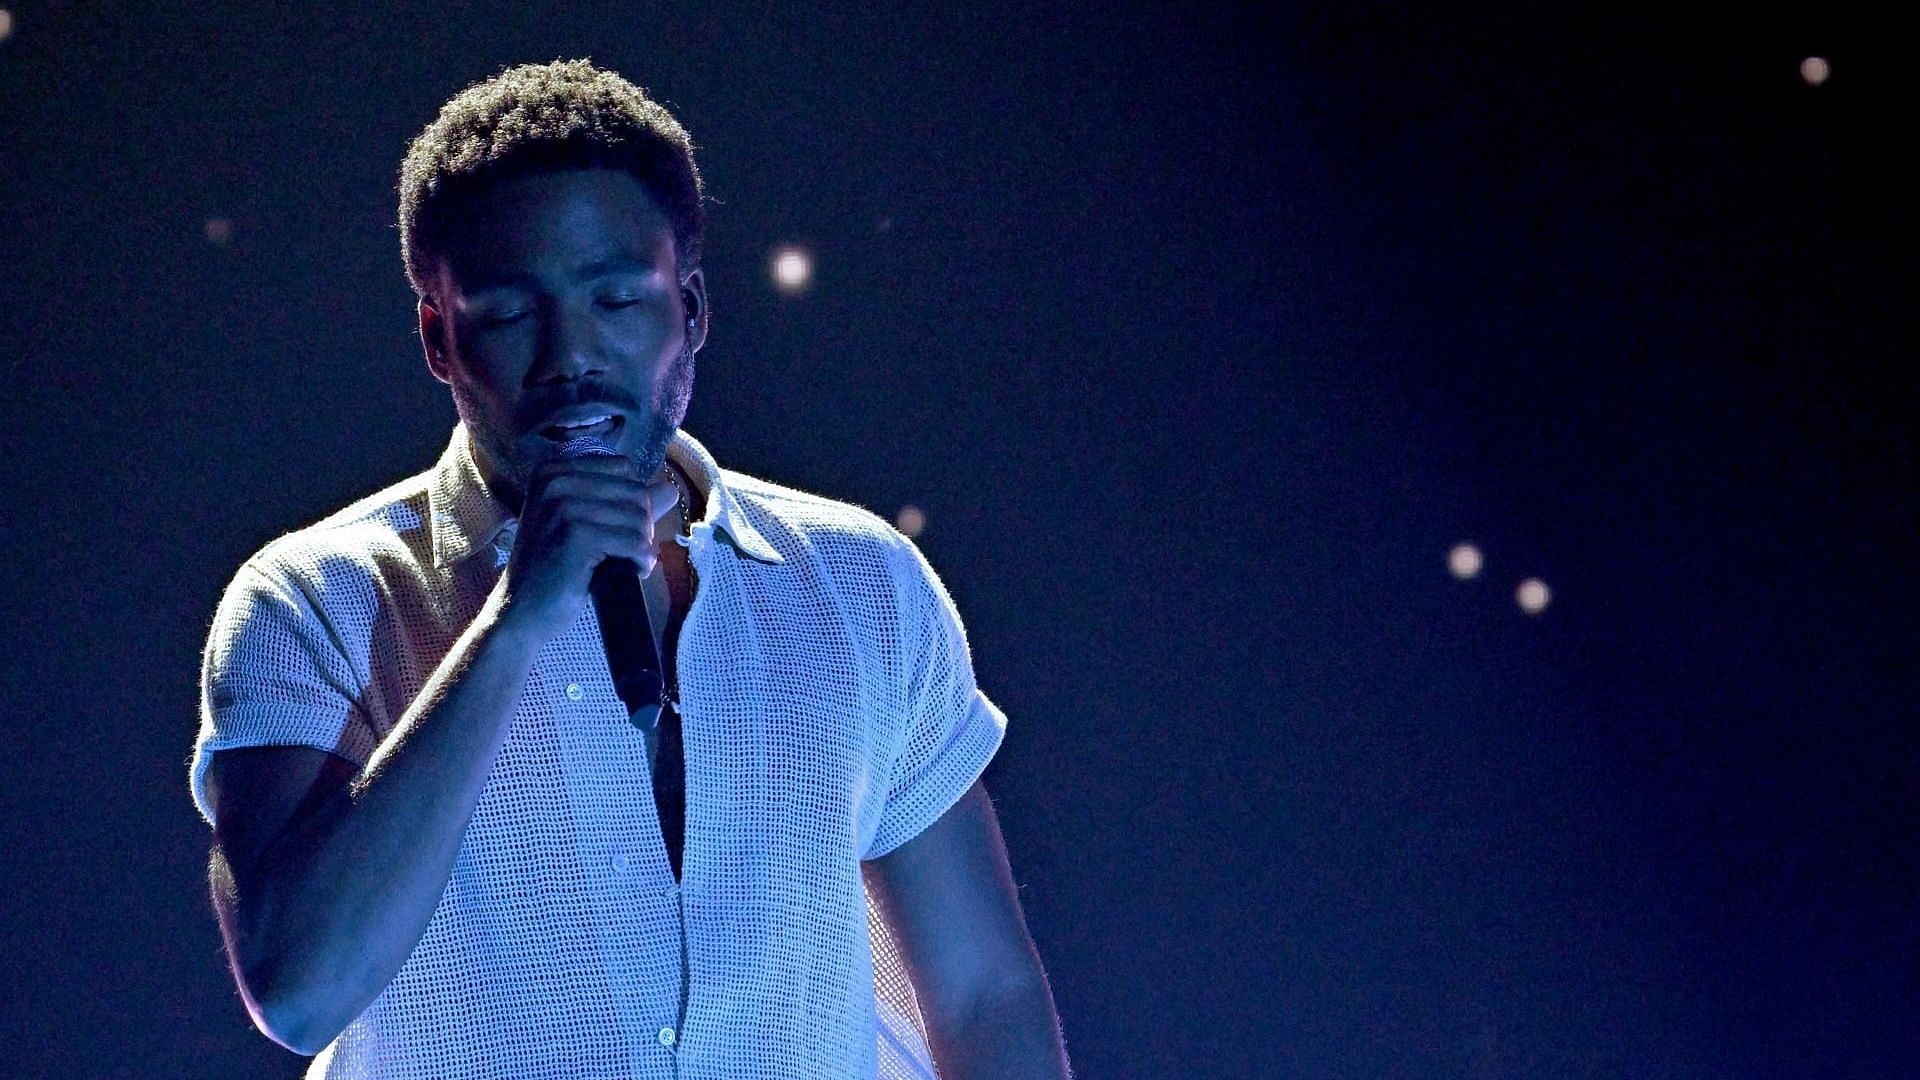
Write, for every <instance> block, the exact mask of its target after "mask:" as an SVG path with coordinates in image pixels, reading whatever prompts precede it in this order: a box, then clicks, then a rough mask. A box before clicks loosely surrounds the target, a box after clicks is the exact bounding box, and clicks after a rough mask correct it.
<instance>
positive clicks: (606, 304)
mask: <svg viewBox="0 0 1920 1080" xmlns="http://www.w3.org/2000/svg"><path fill="white" fill-rule="evenodd" d="M639 302H640V298H639V297H637V296H609V297H606V298H604V299H602V300H601V301H600V306H601V307H603V308H609V309H613V310H618V309H620V308H630V307H632V306H633V305H635V304H637V303H639Z"/></svg>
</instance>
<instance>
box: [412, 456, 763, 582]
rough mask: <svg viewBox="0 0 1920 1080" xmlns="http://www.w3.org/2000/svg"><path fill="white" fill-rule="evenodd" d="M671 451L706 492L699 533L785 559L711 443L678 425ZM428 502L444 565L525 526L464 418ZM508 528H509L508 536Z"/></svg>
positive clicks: (436, 553)
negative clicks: (477, 456)
mask: <svg viewBox="0 0 1920 1080" xmlns="http://www.w3.org/2000/svg"><path fill="white" fill-rule="evenodd" d="M667 457H668V458H669V459H670V460H672V461H673V462H674V463H675V464H677V465H679V466H680V467H681V468H682V469H683V470H685V471H686V473H687V475H688V476H690V477H692V478H693V482H694V485H695V486H696V487H698V488H700V489H701V490H702V491H703V492H704V493H705V494H706V497H707V506H706V511H707V512H706V514H705V516H704V517H702V519H701V520H700V521H698V522H695V523H694V525H693V531H694V533H695V535H698V534H699V533H701V532H702V531H706V530H715V531H718V532H720V533H721V534H723V535H725V536H726V537H727V539H728V540H729V541H731V542H732V544H733V546H734V547H736V548H738V549H739V550H740V552H741V553H742V554H744V555H747V556H749V557H751V558H754V559H757V560H759V561H761V562H766V563H778V562H782V561H784V560H783V559H782V557H781V555H780V553H779V552H778V551H776V550H774V547H773V545H772V544H770V543H768V542H767V538H766V537H764V536H762V535H761V534H760V530H758V529H756V528H754V526H753V522H752V520H751V519H750V518H749V517H748V516H747V514H746V512H745V510H743V509H742V507H741V506H740V503H739V499H738V497H737V496H736V495H735V493H734V492H733V490H732V489H731V488H730V487H729V486H728V485H727V484H726V482H725V481H724V479H723V478H722V475H721V471H720V466H719V465H718V464H716V463H715V462H714V460H713V455H712V454H709V453H708V452H707V448H706V447H704V446H702V445H700V443H699V442H698V441H696V440H695V439H694V437H693V436H691V435H689V434H687V433H686V432H685V431H679V430H676V431H675V432H674V433H673V438H672V440H670V441H669V442H668V443H667ZM427 506H428V512H429V514H430V515H431V518H432V522H433V524H432V530H433V564H434V566H436V567H439V568H441V569H444V568H446V567H449V566H452V565H454V564H456V563H459V562H461V561H462V560H464V559H466V558H467V557H468V556H469V555H472V554H473V553H474V552H476V551H478V550H480V549H482V548H485V547H489V546H491V545H492V544H493V543H494V542H495V541H496V540H500V541H502V543H503V544H505V545H506V546H508V547H511V545H512V543H513V537H514V533H515V531H516V530H517V528H518V526H519V520H518V519H517V518H515V517H514V516H513V515H512V514H510V513H508V512H507V508H506V505H505V504H504V503H502V502H501V501H500V500H499V499H497V498H495V497H494V495H493V492H492V491H491V490H489V489H488V487H487V482H486V479H485V478H484V477H482V476H481V475H480V467H479V465H478V464H476V463H475V461H474V457H473V443H472V440H471V438H470V436H469V435H468V433H467V426H466V425H465V424H464V423H462V424H455V425H454V428H453V436H452V438H450V439H449V440H448V441H447V448H446V450H444V451H443V452H442V453H441V454H440V460H439V462H438V463H437V464H435V465H434V467H433V469H432V472H431V475H430V479H429V482H428V485H427ZM502 532H504V533H505V534H506V536H505V537H504V539H503V538H502V537H501V533H502Z"/></svg>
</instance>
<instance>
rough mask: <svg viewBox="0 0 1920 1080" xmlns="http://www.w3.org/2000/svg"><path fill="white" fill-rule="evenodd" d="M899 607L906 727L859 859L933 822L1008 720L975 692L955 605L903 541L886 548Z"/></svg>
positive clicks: (975, 771) (974, 775)
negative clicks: (872, 830) (876, 819)
mask: <svg viewBox="0 0 1920 1080" xmlns="http://www.w3.org/2000/svg"><path fill="white" fill-rule="evenodd" d="M892 563H893V576H894V595H895V597H896V599H897V602H898V604H899V626H900V635H901V649H900V653H899V655H900V657H901V661H902V664H903V670H902V671H901V678H902V680H903V683H904V703H905V720H904V723H903V724H902V726H901V731H900V737H899V742H898V746H897V749H896V751H895V753H894V756H893V760H892V765H891V768H890V769H889V770H888V776H887V792H886V804H885V806H884V807H883V808H882V810H881V814H880V824H879V827H878V829H876V830H875V833H874V836H873V840H872V842H871V843H869V844H868V846H867V850H866V851H865V852H863V853H862V854H861V858H863V859H877V858H879V857H880V856H882V855H885V854H886V853H888V852H889V851H892V850H893V849H894V848H897V847H899V846H900V845H901V844H904V843H906V842H907V841H908V840H911V839H913V838H914V837H915V836H918V835H919V834H920V832H921V831H922V830H924V829H925V828H926V827H927V826H929V825H931V824H933V823H934V822H935V821H937V820H939V818H940V815H942V814H944V813H946V812H947V810H948V809H949V808H951V807H952V806H953V804H954V803H956V802H958V801H960V796H962V795H964V794H966V792H967V789H968V788H970V787H972V786H973V782H974V781H975V780H977V779H979V777H980V774H981V772H982V771H983V770H984V769H985V768H986V767H987V763H988V762H989V761H991V760H992V759H993V755H994V753H995V752H996V751H997V750H999V748H1000V742H1001V740H1002V738H1003V737H1004V736H1005V734H1006V729H1007V718H1006V715H1005V714H1004V713H1002V712H1001V711H1000V708H999V707H998V706H996V705H995V704H994V703H993V702H992V701H990V700H988V698H987V696H986V695H985V694H984V693H982V692H981V691H980V689H979V687H977V686H976V685H974V674H973V659H972V656H971V654H970V653H969V651H968V649H967V635H966V630H965V629H964V628H963V627H962V626H961V623H960V614H959V612H958V611H957V610H955V608H954V604H953V598H952V597H951V596H949V595H948V594H947V590H946V586H945V585H943V584H941V582H940V578H939V575H937V574H935V573H934V571H933V567H932V566H930V565H929V564H928V563H927V560H926V557H925V556H923V555H922V554H921V553H920V551H919V549H918V548H916V547H915V546H914V545H913V543H912V542H911V541H909V540H907V539H906V538H905V537H901V538H900V540H899V543H898V544H897V545H896V546H895V547H894V548H893V549H892Z"/></svg>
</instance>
